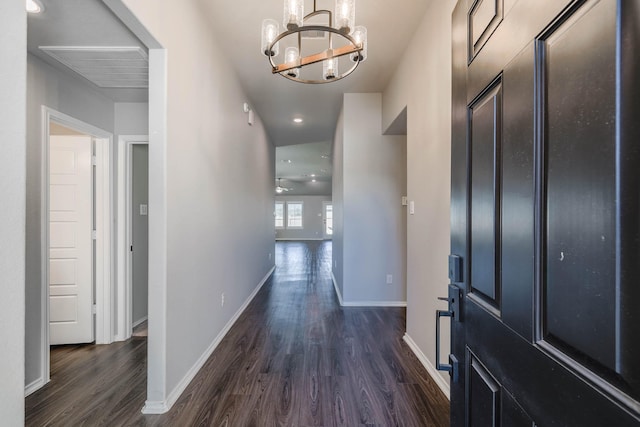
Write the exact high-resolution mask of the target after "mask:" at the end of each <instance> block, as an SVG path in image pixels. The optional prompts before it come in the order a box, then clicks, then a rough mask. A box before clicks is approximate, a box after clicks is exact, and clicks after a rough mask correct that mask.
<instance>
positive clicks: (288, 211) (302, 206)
mask: <svg viewBox="0 0 640 427" xmlns="http://www.w3.org/2000/svg"><path fill="white" fill-rule="evenodd" d="M291 205H300V225H299V226H298V225H291V218H290V212H291V210H290V209H289V207H290V206H291ZM286 218H287V219H286V227H287V229H291V230H302V229H304V202H302V201H293V200H292V201H287V212H286Z"/></svg>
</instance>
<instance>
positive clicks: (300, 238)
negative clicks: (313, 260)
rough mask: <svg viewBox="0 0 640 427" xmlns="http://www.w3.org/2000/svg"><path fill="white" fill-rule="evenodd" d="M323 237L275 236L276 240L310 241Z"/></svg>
mask: <svg viewBox="0 0 640 427" xmlns="http://www.w3.org/2000/svg"><path fill="white" fill-rule="evenodd" d="M323 240H324V239H323V238H317V237H276V242H286V241H290V242H310V241H314V242H315V241H323Z"/></svg>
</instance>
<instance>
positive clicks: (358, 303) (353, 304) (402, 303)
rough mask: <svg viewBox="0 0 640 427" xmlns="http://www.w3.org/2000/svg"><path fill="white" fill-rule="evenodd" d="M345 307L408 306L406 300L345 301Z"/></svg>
mask: <svg viewBox="0 0 640 427" xmlns="http://www.w3.org/2000/svg"><path fill="white" fill-rule="evenodd" d="M342 306H343V307H406V306H407V302H406V301H344V302H343V304H342Z"/></svg>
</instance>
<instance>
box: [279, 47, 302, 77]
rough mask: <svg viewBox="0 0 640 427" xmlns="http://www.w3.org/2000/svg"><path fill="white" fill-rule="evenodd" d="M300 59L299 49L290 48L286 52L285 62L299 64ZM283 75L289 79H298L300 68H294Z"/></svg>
mask: <svg viewBox="0 0 640 427" xmlns="http://www.w3.org/2000/svg"><path fill="white" fill-rule="evenodd" d="M299 59H300V52H299V51H298V48H297V47H294V46H290V47H288V48H286V49H285V50H284V61H285V62H286V63H291V62H297V61H298V60H299ZM283 74H286V75H287V76H289V77H298V76H300V68H292V69H290V70H287V71H285V72H284V73H283Z"/></svg>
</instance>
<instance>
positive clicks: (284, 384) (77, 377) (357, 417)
mask: <svg viewBox="0 0 640 427" xmlns="http://www.w3.org/2000/svg"><path fill="white" fill-rule="evenodd" d="M276 261H277V268H276V272H275V273H274V275H273V277H272V278H271V279H270V280H269V281H268V282H267V283H266V284H265V286H264V287H263V289H262V290H261V291H260V292H259V293H258V295H257V296H256V298H255V299H254V301H253V302H252V303H251V304H250V306H249V307H248V308H247V310H246V311H245V312H244V313H243V315H242V316H241V317H240V319H239V320H238V322H237V323H236V324H235V325H234V326H233V328H232V329H231V330H230V332H229V333H228V334H227V336H226V337H225V338H224V340H223V341H222V342H221V343H220V345H219V346H218V348H217V349H216V350H215V351H214V353H213V354H212V356H211V357H210V358H209V360H208V361H207V362H206V364H205V366H204V367H203V369H202V370H201V371H200V372H199V373H198V375H197V376H196V378H195V379H194V380H193V381H192V383H191V384H190V385H189V386H188V387H187V389H186V390H185V392H184V393H183V395H182V396H181V397H180V399H179V400H178V401H177V402H176V404H175V405H174V407H173V408H172V409H171V411H170V412H168V413H167V414H164V415H154V416H148V415H146V416H145V415H142V414H141V413H140V409H141V408H142V406H143V404H144V400H145V387H146V339H145V338H144V337H133V338H132V339H131V340H129V341H127V342H125V343H117V344H113V345H109V346H92V345H88V346H80V347H77V346H62V347H58V348H55V349H54V350H53V351H52V353H51V372H52V381H51V383H49V384H48V385H47V386H46V387H44V388H43V389H42V390H39V391H38V392H36V393H34V394H33V395H31V396H29V397H28V398H27V400H26V410H27V422H26V424H27V425H28V426H45V425H47V426H49V425H50V426H79V425H85V426H97V425H105V426H125V425H126V426H131V425H136V426H360V425H368V426H396V425H403V426H420V427H423V426H447V425H449V403H448V401H447V399H446V398H445V397H444V396H443V395H442V393H441V392H440V390H439V389H438V388H437V386H436V385H435V383H434V382H433V381H432V380H431V378H430V377H429V376H428V374H427V373H426V371H425V370H424V368H423V367H422V365H421V364H420V363H419V361H418V360H417V359H416V357H415V356H414V355H413V353H412V352H411V351H410V350H409V348H408V347H407V346H406V345H405V344H404V342H403V341H402V335H403V334H404V330H405V310H404V309H401V308H342V307H340V306H339V304H338V301H337V298H336V296H335V292H334V290H333V285H332V283H331V279H330V277H331V272H330V267H331V243H330V242H311V243H304V242H300V243H298V242H295V243H292V242H286V243H285V242H281V243H277V245H276Z"/></svg>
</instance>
